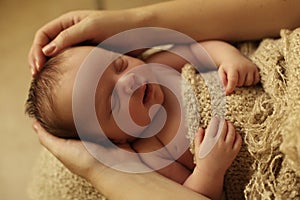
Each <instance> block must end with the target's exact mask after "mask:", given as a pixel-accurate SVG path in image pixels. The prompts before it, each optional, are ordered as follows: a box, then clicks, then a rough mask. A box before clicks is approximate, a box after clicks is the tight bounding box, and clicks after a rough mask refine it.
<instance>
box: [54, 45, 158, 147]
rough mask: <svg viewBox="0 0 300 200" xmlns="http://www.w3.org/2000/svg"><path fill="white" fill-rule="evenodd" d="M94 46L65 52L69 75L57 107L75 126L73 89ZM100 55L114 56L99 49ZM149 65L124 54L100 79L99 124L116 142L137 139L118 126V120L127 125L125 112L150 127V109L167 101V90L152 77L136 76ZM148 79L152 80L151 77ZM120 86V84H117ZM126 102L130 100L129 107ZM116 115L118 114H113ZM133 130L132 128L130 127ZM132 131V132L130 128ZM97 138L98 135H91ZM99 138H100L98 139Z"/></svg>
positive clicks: (98, 94) (96, 96) (97, 105)
mask: <svg viewBox="0 0 300 200" xmlns="http://www.w3.org/2000/svg"><path fill="white" fill-rule="evenodd" d="M92 49H94V47H76V48H72V49H69V50H66V51H65V54H66V57H67V60H66V63H65V67H66V68H67V69H66V71H65V72H66V73H64V75H63V78H62V82H61V89H60V90H59V91H57V92H58V93H59V94H57V95H58V97H60V96H62V98H59V102H58V103H57V106H58V107H59V108H60V109H58V110H60V111H61V118H62V119H64V120H66V119H68V120H66V124H69V123H70V124H71V123H72V121H73V117H72V110H71V109H72V90H73V85H74V81H75V77H76V73H77V71H78V70H79V68H80V65H81V64H82V62H83V60H84V59H85V58H86V57H87V56H88V54H89V53H90V51H91V50H92ZM96 50H97V51H99V55H100V54H101V56H105V54H107V56H111V54H112V52H109V51H106V50H103V49H96ZM143 64H145V63H144V62H143V61H141V60H139V59H136V58H133V57H129V56H126V55H120V56H119V57H118V58H117V59H116V60H114V61H113V62H112V63H111V64H110V65H109V66H107V68H106V70H105V71H104V73H103V75H102V76H101V79H100V80H99V83H98V86H97V90H96V95H95V110H96V114H97V118H98V121H99V123H100V125H101V128H102V130H103V131H104V134H105V135H106V136H107V137H108V138H109V139H111V140H112V141H114V142H115V143H125V142H127V141H130V140H132V139H134V137H132V136H130V135H128V134H126V133H125V132H124V131H122V130H121V129H120V128H119V127H118V125H117V124H116V121H115V118H114V117H117V118H118V120H122V122H127V121H128V120H129V119H128V118H125V117H124V116H125V115H124V112H126V111H127V112H128V110H129V113H130V117H131V118H132V120H133V121H134V123H136V124H137V125H139V126H146V125H148V124H149V123H150V121H151V119H150V117H149V110H150V108H151V107H152V106H153V105H155V104H160V105H161V104H162V103H163V101H164V94H163V91H162V89H161V87H160V85H158V84H152V83H149V82H153V81H154V80H153V76H149V77H151V79H152V80H148V79H150V78H149V77H148V76H143V77H142V76H141V75H140V74H139V73H136V71H135V70H136V69H137V68H138V67H139V66H140V65H143ZM151 73H152V72H151V70H150V69H149V71H148V70H147V68H146V69H145V68H144V69H143V74H151ZM147 77H148V78H147ZM117 83H118V84H117ZM136 86H139V87H137V89H135V88H136ZM126 99H129V104H127V102H126ZM113 113H114V114H113ZM129 129H130V127H129ZM127 130H128V129H127ZM89 137H94V136H89ZM96 138H97V136H96Z"/></svg>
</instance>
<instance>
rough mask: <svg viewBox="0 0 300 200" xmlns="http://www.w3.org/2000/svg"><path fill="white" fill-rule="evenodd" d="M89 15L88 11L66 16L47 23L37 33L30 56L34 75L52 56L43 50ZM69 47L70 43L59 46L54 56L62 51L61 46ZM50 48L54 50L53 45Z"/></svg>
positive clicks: (71, 13)
mask: <svg viewBox="0 0 300 200" xmlns="http://www.w3.org/2000/svg"><path fill="white" fill-rule="evenodd" d="M87 14H88V11H76V12H70V13H67V14H64V15H62V16H60V17H58V18H56V19H54V20H52V21H51V22H49V23H47V24H46V25H45V26H43V27H42V28H40V29H39V30H38V31H37V33H36V35H35V37H34V40H33V44H32V46H31V49H30V52H29V55H28V62H29V65H30V66H31V68H32V69H31V71H32V73H33V74H35V73H36V72H37V71H39V70H40V68H41V66H42V65H43V64H44V63H45V61H46V56H49V55H50V54H45V52H46V51H45V52H43V51H42V48H43V47H44V46H45V45H47V44H48V43H49V42H51V41H52V40H53V39H54V38H56V37H57V36H58V35H59V34H60V33H61V32H62V31H64V30H66V29H68V28H69V27H72V26H73V25H75V24H77V23H79V22H80V21H81V20H82V19H83V18H84V17H85V16H86V15H87ZM67 45H68V43H66V44H65V45H60V44H59V45H58V48H57V49H54V51H53V52H52V55H54V54H55V52H56V53H57V52H59V51H60V50H61V48H60V47H61V46H63V47H66V46H67ZM50 47H52V48H53V45H51V46H50ZM49 50H51V49H50V48H49V47H48V51H49ZM52 50H53V49H52Z"/></svg>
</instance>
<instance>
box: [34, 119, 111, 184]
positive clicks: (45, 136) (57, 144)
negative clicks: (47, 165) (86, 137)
mask: <svg viewBox="0 0 300 200" xmlns="http://www.w3.org/2000/svg"><path fill="white" fill-rule="evenodd" d="M33 128H34V130H35V132H36V133H37V135H38V138H39V141H40V143H41V144H42V145H43V146H44V147H46V148H47V149H48V150H49V151H50V152H51V153H52V154H53V155H54V156H55V157H56V158H57V159H59V160H60V161H61V162H62V163H63V164H64V165H65V166H66V167H67V168H68V169H69V170H70V171H71V172H73V173H75V174H78V175H79V176H81V177H83V178H85V179H87V180H89V177H90V175H91V174H90V173H91V172H92V171H93V170H94V169H96V168H97V170H99V169H100V170H101V169H103V170H104V169H105V168H107V167H106V166H105V165H102V164H101V163H100V162H99V161H98V160H96V159H95V158H94V157H93V156H92V155H91V154H90V153H89V152H88V151H87V150H86V148H85V146H84V145H83V143H82V141H80V140H71V139H62V138H58V137H55V136H53V135H51V134H50V133H48V132H47V131H46V130H45V129H43V128H42V127H41V125H40V124H39V123H37V122H35V123H34V124H33ZM90 145H92V146H93V147H94V150H97V149H99V150H102V149H101V146H99V145H96V144H92V143H91V144H90ZM79 158H80V162H78V159H79Z"/></svg>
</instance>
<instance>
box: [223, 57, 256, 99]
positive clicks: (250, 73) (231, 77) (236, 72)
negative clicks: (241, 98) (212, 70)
mask: <svg viewBox="0 0 300 200" xmlns="http://www.w3.org/2000/svg"><path fill="white" fill-rule="evenodd" d="M218 71H219V75H220V78H221V80H222V81H223V83H224V86H225V90H226V94H227V95H228V94H231V93H232V92H233V90H234V89H235V87H237V86H238V87H241V86H250V85H255V84H256V83H258V81H259V79H260V78H259V72H258V68H257V66H256V65H255V64H254V63H253V62H251V61H250V60H249V59H247V58H246V57H244V56H243V55H242V54H241V53H239V52H234V54H231V55H230V58H228V57H227V58H226V59H225V60H224V61H223V62H222V63H221V64H220V66H219V70H218Z"/></svg>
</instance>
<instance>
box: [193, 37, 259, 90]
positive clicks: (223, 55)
mask: <svg viewBox="0 0 300 200" xmlns="http://www.w3.org/2000/svg"><path fill="white" fill-rule="evenodd" d="M200 44H201V45H202V47H204V48H205V50H206V51H207V52H208V54H209V55H210V56H211V58H212V60H213V61H214V62H215V64H216V65H217V67H218V72H219V75H220V78H221V80H222V81H223V83H224V86H225V90H226V94H230V93H232V92H233V90H234V88H235V87H236V86H250V85H255V84H256V83H258V81H259V72H258V68H257V67H256V65H255V64H254V63H253V62H251V61H250V60H249V59H248V58H246V57H245V56H244V55H242V54H241V53H240V51H239V50H238V49H236V48H235V47H233V46H232V45H230V44H228V43H226V42H222V41H206V42H200ZM198 48H199V46H198V45H197V44H193V45H191V50H192V52H193V53H194V55H195V57H197V59H199V60H201V57H199V55H200V56H201V52H202V49H198ZM199 52H200V53H199Z"/></svg>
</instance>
